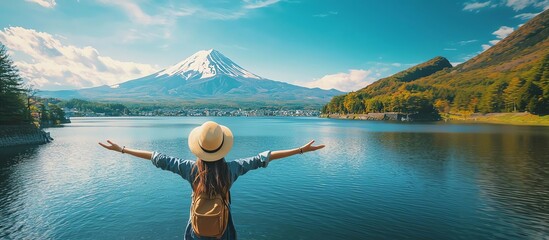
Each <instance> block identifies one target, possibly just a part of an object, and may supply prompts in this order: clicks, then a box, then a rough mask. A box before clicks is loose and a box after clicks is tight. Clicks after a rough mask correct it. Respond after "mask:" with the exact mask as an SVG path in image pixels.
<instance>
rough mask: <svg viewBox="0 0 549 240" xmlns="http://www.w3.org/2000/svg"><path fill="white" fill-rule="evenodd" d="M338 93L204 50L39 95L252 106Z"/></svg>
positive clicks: (317, 98)
mask: <svg viewBox="0 0 549 240" xmlns="http://www.w3.org/2000/svg"><path fill="white" fill-rule="evenodd" d="M339 94H342V92H340V91H337V90H322V89H319V88H314V89H311V88H305V87H300V86H296V85H292V84H288V83H285V82H278V81H273V80H269V79H266V78H262V77H260V76H258V75H256V74H253V73H252V72H250V71H248V70H246V69H244V68H242V67H240V66H239V65H238V64H236V63H235V62H233V61H232V60H230V59H229V58H228V57H225V56H224V55H223V54H221V53H220V52H218V51H216V50H214V49H210V50H202V51H198V52H197V53H195V54H193V55H191V56H190V57H188V58H187V59H185V60H183V61H181V62H179V63H177V64H175V65H172V66H169V67H167V68H165V69H163V70H161V71H159V72H156V73H153V74H151V75H149V76H145V77H142V78H138V79H135V80H130V81H126V82H123V83H120V84H115V85H111V86H100V87H93V88H86V89H80V90H65V91H51V92H47V91H45V92H41V94H40V95H42V96H44V97H57V98H64V99H70V98H81V99H91V100H112V101H136V102H151V101H153V102H154V101H156V102H166V101H170V100H174V101H191V102H200V103H208V104H209V103H212V104H223V103H229V102H231V103H243V102H246V103H250V104H255V105H257V104H261V103H265V104H269V105H272V104H273V103H274V104H278V105H283V104H285V103H295V104H301V103H306V104H311V103H314V104H319V105H321V104H324V103H326V102H328V101H329V100H330V99H331V98H332V97H333V96H335V95H339ZM211 100H213V101H211Z"/></svg>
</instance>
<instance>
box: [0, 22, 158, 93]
mask: <svg viewBox="0 0 549 240" xmlns="http://www.w3.org/2000/svg"><path fill="white" fill-rule="evenodd" d="M0 41H1V42H3V43H4V45H6V47H7V48H8V49H9V50H10V51H13V52H16V53H17V54H18V55H25V58H24V59H25V60H23V59H14V62H15V65H16V66H17V67H18V68H19V72H20V73H21V76H22V77H23V78H24V79H26V80H28V81H29V83H31V84H34V85H35V86H36V87H37V88H39V89H43V90H47V89H71V88H72V89H74V88H84V87H93V86H99V85H104V84H106V85H113V84H116V83H120V82H122V81H126V80H130V79H134V78H137V77H141V76H144V75H147V74H151V73H153V72H155V71H156V70H157V69H158V67H157V66H152V65H149V64H141V63H134V62H125V61H119V60H115V59H112V58H111V57H108V56H103V55H101V54H100V53H99V51H97V49H95V48H93V47H91V46H86V47H83V48H81V47H77V46H73V45H66V44H63V43H62V42H61V41H60V40H59V39H57V38H55V37H54V36H52V35H51V34H49V33H45V32H38V31H36V30H33V29H26V28H22V27H9V28H4V30H3V31H0Z"/></svg>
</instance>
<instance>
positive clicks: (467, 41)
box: [458, 39, 478, 46]
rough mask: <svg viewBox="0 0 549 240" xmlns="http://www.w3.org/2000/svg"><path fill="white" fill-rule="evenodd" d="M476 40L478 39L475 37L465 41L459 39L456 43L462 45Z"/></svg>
mask: <svg viewBox="0 0 549 240" xmlns="http://www.w3.org/2000/svg"><path fill="white" fill-rule="evenodd" d="M476 41H478V40H476V39H472V40H465V41H459V42H458V44H459V45H462V46H463V45H467V44H470V43H474V42H476Z"/></svg>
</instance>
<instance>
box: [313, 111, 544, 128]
mask: <svg viewBox="0 0 549 240" xmlns="http://www.w3.org/2000/svg"><path fill="white" fill-rule="evenodd" d="M386 114H391V115H394V114H395V113H392V112H391V113H375V114H372V113H370V114H321V115H320V116H319V117H320V118H332V119H343V120H361V121H391V122H424V121H413V120H402V119H387V117H383V116H384V115H386ZM402 115H403V116H406V115H405V114H402ZM376 116H377V117H376ZM432 122H453V123H472V124H478V123H480V124H500V125H516V126H544V127H549V115H546V116H539V115H534V114H531V113H528V112H520V113H486V114H482V113H475V114H469V115H457V114H449V115H447V116H444V117H443V120H432Z"/></svg>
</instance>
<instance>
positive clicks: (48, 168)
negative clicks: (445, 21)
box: [0, 118, 549, 239]
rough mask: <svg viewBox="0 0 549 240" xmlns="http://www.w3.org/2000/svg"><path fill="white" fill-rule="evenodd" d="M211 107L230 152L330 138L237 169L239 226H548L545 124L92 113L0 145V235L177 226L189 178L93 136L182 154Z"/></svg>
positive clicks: (444, 233) (297, 234) (179, 229)
mask: <svg viewBox="0 0 549 240" xmlns="http://www.w3.org/2000/svg"><path fill="white" fill-rule="evenodd" d="M211 119H213V120H215V121H218V122H220V123H221V124H224V125H227V126H229V127H231V129H232V130H233V133H234V134H235V145H234V147H233V150H232V151H231V153H230V154H229V156H227V159H229V160H231V159H235V158H240V157H248V156H252V155H255V154H257V153H258V152H260V151H263V150H268V149H271V150H274V149H286V148H290V147H295V146H299V145H302V144H304V143H305V141H307V140H308V139H316V140H317V142H318V143H322V144H326V145H327V146H326V148H325V149H323V150H322V151H318V152H314V153H309V154H304V155H298V156H295V157H292V158H289V159H285V160H283V161H276V162H273V163H271V164H270V165H269V167H268V168H265V169H261V170H258V171H254V172H251V173H247V174H246V176H245V177H243V178H241V179H239V180H238V182H237V184H236V185H235V186H234V187H233V189H232V191H234V192H233V193H234V195H233V201H234V205H233V206H232V207H233V209H234V214H235V222H236V227H237V229H238V231H239V235H240V236H241V237H242V238H244V239H288V236H291V238H293V239H300V238H301V239H362V238H372V239H405V238H408V239H451V238H457V239H460V238H461V239H463V238H467V239H469V238H471V239H486V238H501V239H517V238H519V239H520V238H531V239H543V238H544V237H545V235H544V234H546V233H547V232H548V230H549V229H547V228H548V227H547V226H549V223H548V220H547V219H549V212H548V208H549V206H548V204H549V190H547V189H549V165H548V164H549V163H548V159H549V151H547V146H549V132H548V131H547V130H546V129H545V128H532V127H508V126H497V125H451V124H395V123H382V122H361V121H338V120H331V119H310V118H308V119H302V118H272V119H269V118H136V119H134V118H104V119H101V118H97V119H95V118H90V119H75V120H74V121H73V124H71V125H68V126H67V127H65V128H59V129H51V131H52V134H54V137H55V138H56V140H55V141H54V142H53V143H50V144H47V145H42V146H38V147H24V148H20V149H16V148H14V149H9V151H7V150H5V149H1V150H0V157H1V159H2V161H1V162H0V183H2V186H1V189H0V194H1V195H0V207H1V209H0V214H1V217H2V220H3V221H2V222H0V238H7V239H11V238H23V239H27V238H28V239H45V238H56V239H58V238H61V239H82V238H89V237H90V236H93V238H96V239H112V238H126V239H136V238H147V239H150V238H159V239H170V238H173V239H180V238H181V236H182V233H183V228H184V225H185V223H186V221H187V217H188V206H189V202H190V198H189V196H190V188H189V186H188V184H187V183H186V182H185V181H183V180H182V179H181V178H180V177H179V176H177V175H175V174H172V173H169V172H165V171H160V170H157V169H156V168H154V167H153V166H152V165H151V164H150V162H147V161H142V160H138V159H135V158H132V157H130V156H127V155H122V154H116V153H110V152H105V151H103V149H101V147H100V146H98V145H97V141H101V140H105V139H106V138H111V139H113V140H117V141H119V142H120V143H123V144H125V145H127V146H132V147H135V148H138V149H148V150H156V151H161V152H164V153H167V154H170V155H175V156H179V157H182V158H193V156H192V154H191V153H190V151H189V150H188V148H187V147H186V141H187V139H186V137H187V135H188V133H189V132H190V130H191V129H192V128H193V127H195V126H198V125H199V124H201V123H202V122H204V121H206V120H211ZM4 219H7V220H4ZM144 226H146V227H144ZM121 229H123V230H121ZM279 232H282V233H284V234H283V235H275V234H273V233H279Z"/></svg>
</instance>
